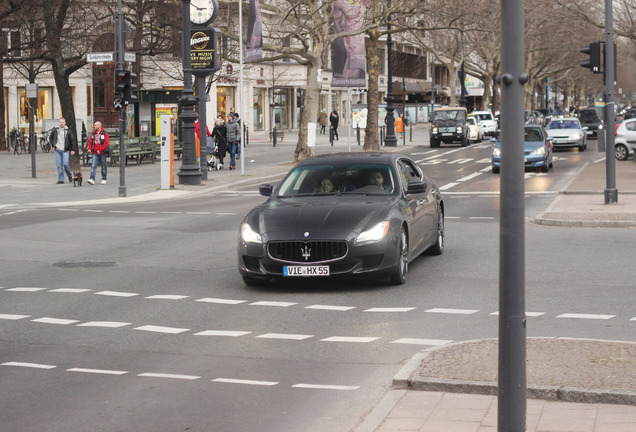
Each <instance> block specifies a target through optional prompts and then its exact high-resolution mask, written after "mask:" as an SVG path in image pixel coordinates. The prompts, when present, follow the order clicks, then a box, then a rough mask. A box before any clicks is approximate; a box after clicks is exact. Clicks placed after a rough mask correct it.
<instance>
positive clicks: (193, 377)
mask: <svg viewBox="0 0 636 432" xmlns="http://www.w3.org/2000/svg"><path fill="white" fill-rule="evenodd" d="M137 376H140V377H148V378H171V379H182V380H196V379H199V378H201V377H200V376H196V375H178V374H165V373H153V372H144V373H140V374H139V375H137Z"/></svg>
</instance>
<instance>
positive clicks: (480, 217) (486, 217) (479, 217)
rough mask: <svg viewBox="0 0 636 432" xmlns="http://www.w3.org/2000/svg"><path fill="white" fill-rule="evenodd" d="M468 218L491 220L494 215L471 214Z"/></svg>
mask: <svg viewBox="0 0 636 432" xmlns="http://www.w3.org/2000/svg"><path fill="white" fill-rule="evenodd" d="M468 219H474V220H493V219H494V217H493V216H471V217H469V218H468Z"/></svg>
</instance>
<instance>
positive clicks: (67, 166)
mask: <svg viewBox="0 0 636 432" xmlns="http://www.w3.org/2000/svg"><path fill="white" fill-rule="evenodd" d="M49 142H50V143H51V144H52V145H54V146H55V165H56V166H57V184H64V173H66V177H68V181H69V183H70V182H71V181H72V179H73V173H72V172H71V159H70V156H73V155H74V154H75V152H77V140H76V139H75V135H74V134H73V132H72V131H71V130H70V129H69V128H68V126H66V119H65V118H64V117H62V118H60V125H59V126H58V127H56V128H53V130H52V131H51V135H49ZM69 154H70V156H69Z"/></svg>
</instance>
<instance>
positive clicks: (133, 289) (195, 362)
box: [0, 143, 636, 432]
mask: <svg viewBox="0 0 636 432" xmlns="http://www.w3.org/2000/svg"><path fill="white" fill-rule="evenodd" d="M489 147H490V146H489V145H487V144H486V143H484V144H483V145H473V146H470V147H468V148H465V149H459V148H457V147H442V148H440V149H433V150H432V149H429V148H428V147H420V148H409V151H410V153H412V155H413V157H414V159H416V160H418V161H419V162H420V164H421V165H422V167H423V168H424V169H425V170H426V171H427V173H429V175H430V176H431V177H433V178H435V179H437V181H438V183H439V185H440V187H441V188H442V190H443V193H444V195H445V199H446V203H447V204H446V210H447V223H446V226H447V245H446V250H445V252H444V254H443V255H442V256H440V257H434V256H426V255H425V256H422V257H420V258H418V259H417V260H415V261H414V262H413V263H412V265H411V266H410V273H409V280H408V282H407V284H406V285H404V286H400V287H395V286H391V285H389V284H388V283H386V282H384V281H360V282H332V281H328V282H325V281H310V282H307V281H304V280H303V281H289V282H284V283H276V284H270V286H268V287H261V288H250V287H246V286H245V285H243V283H242V280H241V278H240V277H239V275H238V273H237V271H236V257H235V253H236V252H235V251H236V246H235V245H236V234H237V227H238V224H239V222H240V220H241V218H242V215H244V214H245V213H246V212H247V211H248V210H249V209H250V208H251V207H252V206H254V205H255V204H256V203H258V202H259V201H260V200H262V199H263V198H262V197H259V196H258V194H257V193H256V192H255V190H256V188H255V187H254V186H250V187H239V188H231V187H230V188H229V189H228V190H227V191H215V192H213V193H209V194H207V195H203V196H197V197H191V198H187V199H177V200H171V201H157V202H144V203H138V204H104V205H100V206H90V207H81V206H76V207H61V208H52V209H34V210H29V211H25V212H21V213H14V214H7V215H3V216H2V219H1V221H0V231H1V232H2V242H1V244H0V275H1V276H0V379H1V380H2V382H3V392H2V393H1V394H0V406H1V407H2V409H1V410H0V417H1V418H0V422H1V423H2V425H3V429H4V430H15V431H43V430H47V431H69V430H82V431H115V430H117V431H129V430H130V431H132V430H134V431H178V430H192V431H211V430H214V431H248V430H249V431H251V430H259V431H272V432H273V431H311V432H316V431H317V432H321V431H348V430H350V429H351V428H352V427H353V426H354V425H355V424H357V423H358V422H359V421H360V419H361V418H362V417H363V416H364V415H365V414H366V413H367V412H369V411H370V410H371V409H372V408H373V407H374V406H375V404H376V403H377V402H378V401H379V400H380V398H381V397H382V395H383V394H384V393H385V392H386V390H387V389H388V388H389V386H390V384H391V379H392V377H393V375H394V374H395V373H396V372H397V371H398V370H399V369H400V367H401V365H402V364H403V363H404V362H405V361H407V360H408V359H409V358H411V357H412V356H413V355H414V354H415V353H417V352H418V351H420V350H422V349H424V348H428V347H431V346H435V345H442V344H446V343H450V342H453V341H455V342H456V341H461V340H471V339H478V338H493V337H496V336H497V328H498V321H497V316H496V313H497V309H498V290H499V287H498V242H499V224H498V222H499V221H498V212H499V199H498V196H497V195H496V192H497V191H498V187H499V176H498V175H494V174H492V173H491V172H490V171H489V168H490V165H489V163H488V157H489V154H490V153H489ZM556 156H557V159H555V169H554V170H553V171H550V172H549V173H547V175H544V174H539V173H527V175H526V177H527V179H526V191H527V198H526V200H525V203H526V216H527V218H528V221H529V222H528V224H527V226H526V239H525V242H526V257H525V259H526V273H527V275H526V306H527V310H528V336H561V337H577V338H578V337H582V338H594V339H606V340H629V341H636V335H635V333H634V331H633V330H634V322H635V321H634V318H635V316H636V312H635V311H634V309H633V305H634V293H633V257H631V256H630V255H629V254H626V253H625V251H627V250H631V249H632V248H633V247H632V245H633V244H634V241H635V240H636V232H634V231H633V230H624V229H573V228H557V227H542V226H535V225H533V224H532V223H531V222H530V221H531V219H532V218H533V217H534V214H535V213H536V212H538V211H540V210H541V209H543V208H545V207H547V206H548V205H549V203H550V202H551V201H552V200H553V199H554V197H555V194H556V191H558V190H559V189H560V188H561V187H562V186H563V185H564V184H565V183H566V182H567V181H568V180H569V178H570V177H571V175H572V174H573V173H574V172H576V170H577V169H578V167H580V166H581V165H582V164H583V163H584V161H586V160H593V159H595V158H598V157H599V155H598V154H597V153H594V152H591V151H589V150H588V152H585V153H578V152H577V151H568V152H559V153H557V154H556ZM476 173H479V174H476Z"/></svg>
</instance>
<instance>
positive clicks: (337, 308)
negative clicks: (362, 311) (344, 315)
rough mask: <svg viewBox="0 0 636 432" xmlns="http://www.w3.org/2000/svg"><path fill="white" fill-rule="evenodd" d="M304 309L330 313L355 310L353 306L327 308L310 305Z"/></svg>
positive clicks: (325, 306) (327, 306)
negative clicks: (328, 311)
mask: <svg viewBox="0 0 636 432" xmlns="http://www.w3.org/2000/svg"><path fill="white" fill-rule="evenodd" d="M305 309H318V310H330V311H348V310H351V309H355V306H329V305H311V306H305Z"/></svg>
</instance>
